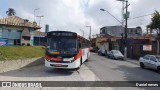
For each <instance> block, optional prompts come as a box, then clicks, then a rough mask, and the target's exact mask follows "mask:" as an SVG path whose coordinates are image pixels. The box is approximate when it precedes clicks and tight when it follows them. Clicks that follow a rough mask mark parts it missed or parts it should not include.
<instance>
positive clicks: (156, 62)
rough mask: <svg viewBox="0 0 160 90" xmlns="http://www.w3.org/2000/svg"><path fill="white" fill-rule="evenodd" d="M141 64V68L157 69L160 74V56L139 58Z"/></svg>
mask: <svg viewBox="0 0 160 90" xmlns="http://www.w3.org/2000/svg"><path fill="white" fill-rule="evenodd" d="M139 64H140V67H141V68H145V67H147V68H151V69H155V70H157V71H158V72H159V73H160V56H155V55H145V56H143V57H140V58H139Z"/></svg>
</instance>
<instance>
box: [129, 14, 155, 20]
mask: <svg viewBox="0 0 160 90" xmlns="http://www.w3.org/2000/svg"><path fill="white" fill-rule="evenodd" d="M153 14H154V13H152V14H146V15H142V16H137V17H134V18H129V19H137V18H141V17H146V16H150V15H153Z"/></svg>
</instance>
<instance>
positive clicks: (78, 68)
mask: <svg viewBox="0 0 160 90" xmlns="http://www.w3.org/2000/svg"><path fill="white" fill-rule="evenodd" d="M81 65H82V57H81V59H80V64H79V67H77V68H76V70H78V69H80V67H81Z"/></svg>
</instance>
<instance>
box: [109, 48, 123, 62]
mask: <svg viewBox="0 0 160 90" xmlns="http://www.w3.org/2000/svg"><path fill="white" fill-rule="evenodd" d="M107 56H108V57H109V58H112V59H116V60H118V59H120V60H124V56H123V54H122V53H121V52H120V51H118V50H111V51H109V52H108V53H107Z"/></svg>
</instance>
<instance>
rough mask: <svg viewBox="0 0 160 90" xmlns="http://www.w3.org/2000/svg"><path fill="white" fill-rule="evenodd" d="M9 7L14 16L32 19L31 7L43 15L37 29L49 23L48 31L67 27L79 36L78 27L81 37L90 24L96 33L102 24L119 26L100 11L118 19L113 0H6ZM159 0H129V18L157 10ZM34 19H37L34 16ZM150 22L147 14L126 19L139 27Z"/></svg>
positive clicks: (118, 15) (158, 8) (119, 16)
mask: <svg viewBox="0 0 160 90" xmlns="http://www.w3.org/2000/svg"><path fill="white" fill-rule="evenodd" d="M8 2H9V5H8V6H10V7H12V8H14V9H15V10H16V12H17V16H19V17H22V18H25V19H29V20H30V21H33V20H34V9H36V8H40V10H37V11H36V16H37V15H43V16H44V17H43V18H42V20H41V26H42V27H43V28H42V30H41V31H44V27H45V24H49V25H50V30H51V31H53V30H57V29H58V30H68V31H73V32H77V33H79V34H81V35H82V32H81V31H80V30H79V29H82V30H84V31H85V37H88V35H89V28H87V27H86V25H91V26H92V34H98V33H99V29H100V28H101V27H103V26H114V25H120V23H119V22H118V21H116V20H115V19H114V18H113V17H112V16H111V15H109V14H108V13H107V12H102V11H100V8H104V9H105V10H107V11H109V12H110V13H111V14H112V15H114V16H115V17H116V18H117V19H119V20H121V19H122V18H121V17H122V14H121V11H122V10H121V8H122V3H121V2H119V1H117V0H14V1H13V0H9V1H8ZM159 3H160V0H154V1H153V0H152V1H151V0H129V4H130V6H129V11H130V17H136V16H141V15H145V14H150V13H153V12H154V10H159V11H160V6H159ZM36 21H37V22H38V21H39V19H38V18H36ZM148 23H150V16H148V17H143V18H138V19H134V20H129V21H128V25H129V27H136V26H143V27H145V25H147V24H148Z"/></svg>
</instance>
